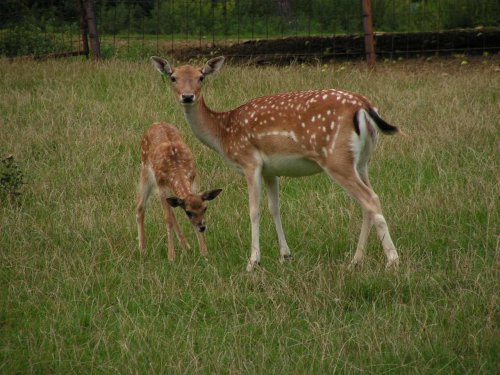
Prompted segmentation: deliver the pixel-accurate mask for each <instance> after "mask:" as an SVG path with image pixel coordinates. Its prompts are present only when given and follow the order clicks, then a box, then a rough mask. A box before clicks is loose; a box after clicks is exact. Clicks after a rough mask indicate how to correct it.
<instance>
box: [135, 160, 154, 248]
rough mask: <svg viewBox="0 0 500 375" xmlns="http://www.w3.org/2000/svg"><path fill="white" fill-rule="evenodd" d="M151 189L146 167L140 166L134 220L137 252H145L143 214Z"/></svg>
mask: <svg viewBox="0 0 500 375" xmlns="http://www.w3.org/2000/svg"><path fill="white" fill-rule="evenodd" d="M152 188H153V183H152V181H151V178H150V175H149V172H148V171H147V169H146V167H144V166H142V165H141V172H140V177H139V192H138V194H137V207H136V215H135V219H136V222H137V231H138V233H139V250H140V251H141V252H143V253H144V252H145V250H146V239H145V233H144V214H145V212H146V205H147V202H148V198H149V195H150V194H151V190H152Z"/></svg>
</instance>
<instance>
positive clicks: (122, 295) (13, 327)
mask: <svg viewBox="0 0 500 375" xmlns="http://www.w3.org/2000/svg"><path fill="white" fill-rule="evenodd" d="M398 64H399V63H398ZM398 64H394V65H391V66H380V67H379V69H378V71H377V72H376V73H370V72H367V71H366V70H365V69H364V68H363V67H359V66H357V65H349V64H345V65H342V66H341V65H330V66H300V65H294V66H290V67H286V68H274V67H269V68H256V67H250V66H226V67H224V69H223V71H222V72H221V73H220V74H218V76H216V77H210V79H209V80H208V82H207V83H206V88H205V90H206V91H205V96H206V100H207V102H208V103H209V104H210V105H211V106H212V107H214V108H216V109H220V110H223V109H228V108H231V107H233V106H236V105H238V104H241V103H242V102H244V101H246V100H248V99H249V98H251V97H255V96H259V95H264V94H269V93H275V92H280V91H288V90H296V89H304V88H321V87H342V88H345V89H349V90H353V91H358V92H361V93H363V94H365V95H367V96H368V97H370V98H371V99H372V100H373V101H374V102H375V103H376V104H377V106H378V107H379V109H380V111H381V113H382V114H383V116H384V118H385V119H387V120H388V121H390V122H391V123H394V124H397V125H399V126H401V128H402V129H403V131H404V133H405V134H404V135H401V136H395V137H382V136H381V137H380V143H379V146H378V149H377V151H376V154H375V158H374V160H373V163H372V168H371V180H372V183H373V185H374V188H375V190H376V191H377V193H378V194H379V196H380V197H381V201H382V204H383V207H384V212H385V215H386V218H387V220H388V223H389V226H390V229H391V233H392V236H393V238H394V240H395V242H396V246H397V247H398V250H399V252H400V256H401V266H400V269H399V270H398V271H397V272H385V271H384V259H383V258H384V257H383V251H382V249H381V247H380V244H379V242H378V241H377V240H376V236H375V235H374V234H372V237H371V240H370V243H369V248H368V257H367V262H366V263H365V264H364V265H363V267H362V268H361V269H359V270H355V271H348V270H347V267H346V265H347V264H348V262H349V260H350V258H351V257H352V255H353V252H354V249H355V245H356V241H357V236H358V234H359V230H360V226H361V214H360V209H359V207H358V205H357V204H356V203H355V202H354V201H353V200H352V199H351V198H349V197H348V196H347V195H346V194H345V193H344V192H343V191H342V190H341V189H340V188H339V187H338V186H337V185H334V184H332V183H331V182H330V180H329V179H328V178H327V177H326V176H324V175H317V176H313V177H308V178H302V179H288V178H283V179H282V181H281V198H282V214H283V222H284V228H285V232H286V234H287V237H288V242H289V244H290V247H291V248H292V251H293V253H294V260H293V262H291V263H290V264H285V265H281V264H279V262H278V246H277V240H276V235H275V232H274V229H273V226H272V220H271V219H270V215H269V214H268V213H267V211H266V210H265V208H264V209H263V215H262V216H263V217H262V233H261V238H262V252H263V262H262V267H261V268H260V269H258V270H256V271H255V272H253V273H247V272H246V271H245V265H246V259H247V257H248V256H249V248H250V224H249V218H248V209H247V192H246V186H245V182H244V180H243V179H242V178H241V177H240V176H238V175H237V174H235V173H234V172H232V171H230V170H229V169H228V167H227V166H226V165H224V162H223V161H222V160H221V158H220V157H218V156H217V155H215V154H214V153H213V152H212V151H210V150H208V149H207V148H205V147H204V146H202V145H201V144H200V143H199V142H198V141H197V140H196V139H195V138H194V136H193V135H192V134H191V132H190V131H189V129H188V127H187V125H186V124H185V121H184V118H183V116H182V114H181V110H180V108H178V106H177V104H176V103H175V101H174V99H173V97H172V94H171V93H170V92H169V91H168V90H167V89H166V87H164V84H163V83H162V82H161V81H160V79H159V77H158V75H157V74H156V73H155V71H154V70H153V68H152V67H151V66H150V64H149V63H148V62H146V61H145V62H143V63H132V62H120V61H109V62H103V63H100V64H93V63H88V62H82V61H66V62H63V61H57V62H54V61H48V62H42V63H33V62H30V61H17V62H14V63H11V62H7V61H5V60H2V61H0V77H2V79H1V80H0V98H1V100H0V116H1V117H0V152H1V154H2V155H4V154H7V153H9V154H13V155H14V157H15V159H16V161H17V163H18V164H19V167H20V168H21V169H22V171H23V173H24V179H25V182H26V184H25V185H23V187H22V191H21V196H20V197H18V198H17V199H14V200H13V199H5V200H2V202H1V205H0V226H1V237H0V257H1V258H0V259H1V267H0V373H6V374H10V373H59V374H68V373H119V374H127V373H186V374H193V373H260V374H263V373H269V374H280V373H283V374H298V373H318V374H320V373H321V374H323V373H336V372H337V373H361V372H365V373H429V374H435V373H453V374H456V373H484V374H486V373H494V372H498V371H499V367H498V363H499V361H498V355H497V353H498V351H499V349H500V348H499V339H498V337H499V327H498V324H499V311H498V266H499V252H498V197H499V188H498V186H499V185H498V162H499V160H498V129H499V123H498V113H499V109H500V108H499V107H500V106H499V103H500V101H499V94H498V93H499V92H500V90H499V89H500V84H499V76H498V72H495V66H497V64H498V61H496V62H495V61H493V62H489V63H488V64H484V65H481V64H468V65H463V66H459V65H458V64H456V66H455V63H454V62H446V63H445V64H441V63H439V62H435V63H432V64H405V65H398ZM496 70H498V68H496ZM158 120H165V121H169V122H172V123H174V124H177V125H178V126H179V127H180V128H181V130H182V131H183V134H184V135H185V138H186V140H187V142H188V143H189V144H190V145H191V147H192V149H193V152H194V154H195V155H196V162H197V166H198V171H199V175H200V188H201V189H208V188H218V187H221V188H223V189H224V191H223V193H222V194H221V196H220V197H219V198H218V199H217V200H215V201H213V202H211V204H210V207H209V210H208V213H207V221H208V227H209V230H208V232H207V235H206V237H207V244H208V248H209V252H210V257H209V259H208V261H205V260H204V259H203V258H202V257H201V256H200V255H199V253H198V251H197V248H196V241H195V238H194V235H193V233H192V229H191V228H190V227H189V225H188V223H187V220H184V219H183V217H182V216H180V215H179V221H180V222H182V226H183V228H184V231H185V233H186V234H188V238H189V241H190V242H191V244H192V247H193V249H194V250H191V251H190V252H188V253H181V255H180V256H179V257H178V258H177V261H176V262H175V263H170V262H168V260H167V257H166V237H165V236H166V230H165V225H164V223H163V219H162V214H161V210H160V207H159V205H158V204H157V202H156V201H155V200H154V199H153V200H152V201H151V204H150V206H149V209H148V212H147V214H146V235H147V240H148V253H147V255H145V256H141V255H140V254H139V251H138V248H137V247H138V246H137V240H136V236H137V234H136V225H135V212H134V206H135V194H136V187H137V181H138V172H139V168H138V167H139V140H140V137H141V135H142V133H143V132H144V130H145V129H146V128H147V127H148V126H149V125H150V124H151V123H152V122H154V121H158Z"/></svg>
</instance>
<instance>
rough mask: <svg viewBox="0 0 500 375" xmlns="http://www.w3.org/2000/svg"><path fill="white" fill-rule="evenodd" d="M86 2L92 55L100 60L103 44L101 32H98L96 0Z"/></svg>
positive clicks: (85, 0) (86, 0)
mask: <svg viewBox="0 0 500 375" xmlns="http://www.w3.org/2000/svg"><path fill="white" fill-rule="evenodd" d="M84 3H85V4H84V6H85V16H86V19H87V27H88V31H89V37H90V46H91V47H92V56H93V58H94V60H99V59H100V58H101V44H100V42H99V34H98V33H97V18H96V14H95V4H94V0H84Z"/></svg>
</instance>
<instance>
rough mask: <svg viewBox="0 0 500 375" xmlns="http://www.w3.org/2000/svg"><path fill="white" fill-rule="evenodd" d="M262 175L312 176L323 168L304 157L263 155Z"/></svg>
mask: <svg viewBox="0 0 500 375" xmlns="http://www.w3.org/2000/svg"><path fill="white" fill-rule="evenodd" d="M262 161H263V164H262V174H263V175H265V176H289V177H300V176H310V175H312V174H316V173H319V172H321V171H322V168H321V167H320V166H319V165H318V164H317V163H316V162H315V161H312V160H310V159H306V158H304V157H303V156H302V155H270V156H267V155H262Z"/></svg>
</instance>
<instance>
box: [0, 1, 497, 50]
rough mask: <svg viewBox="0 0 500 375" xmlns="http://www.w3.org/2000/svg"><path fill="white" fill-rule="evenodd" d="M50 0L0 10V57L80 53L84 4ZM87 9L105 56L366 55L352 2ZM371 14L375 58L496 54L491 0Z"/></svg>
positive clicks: (406, 5) (415, 4)
mask: <svg viewBox="0 0 500 375" xmlns="http://www.w3.org/2000/svg"><path fill="white" fill-rule="evenodd" d="M8 3H9V0H7V4H8ZM10 3H13V4H14V5H15V3H16V2H15V1H10ZM44 3H47V2H44ZM49 3H51V4H59V5H52V6H47V7H45V8H44V7H42V6H40V7H38V8H36V7H32V8H23V7H21V6H12V7H11V9H8V6H6V5H5V4H4V5H3V6H0V10H1V11H3V12H2V14H0V21H1V23H0V25H1V26H0V54H1V55H4V56H17V55H29V54H32V55H42V56H51V55H60V56H67V55H74V54H81V53H83V52H84V51H83V47H82V45H83V40H82V32H81V23H82V19H81V11H80V6H81V4H82V3H83V1H74V0H71V1H69V0H68V1H59V2H56V1H54V2H49ZM2 7H3V8H2ZM95 8H96V16H97V25H98V32H99V37H100V40H101V50H102V55H103V57H105V58H106V57H120V58H143V57H145V56H148V55H150V54H170V55H177V56H181V57H186V58H190V57H194V56H196V55H206V54H210V53H213V52H214V51H223V52H228V51H229V52H228V53H232V54H233V55H234V56H235V57H238V56H240V57H245V58H248V57H251V56H252V55H254V54H255V55H259V56H262V55H276V54H280V55H286V56H288V55H290V56H293V55H300V56H314V57H317V58H331V57H333V58H339V57H342V56H345V57H353V56H363V54H364V51H363V44H362V34H363V25H362V10H361V1H360V0H97V1H95ZM6 12H8V16H6V15H5V14H7V13H6ZM372 12H373V22H374V30H375V32H376V33H378V34H377V35H376V41H377V53H378V54H379V55H382V56H389V57H394V56H397V55H407V56H409V55H415V54H426V53H427V54H429V53H438V54H439V53H442V54H447V53H454V52H461V53H462V52H463V53H484V52H489V53H497V52H498V51H500V38H499V35H500V34H499V27H500V3H499V2H498V0H372ZM3 13H5V14H3ZM462 29H467V30H468V31H463V30H462ZM459 30H462V31H459ZM275 41H281V43H278V44H276V43H275ZM283 41H286V42H283ZM291 41H292V42H291ZM235 46H239V47H240V48H239V49H238V48H236V47H235ZM231 48H232V50H231Z"/></svg>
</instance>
